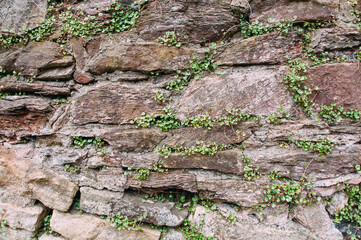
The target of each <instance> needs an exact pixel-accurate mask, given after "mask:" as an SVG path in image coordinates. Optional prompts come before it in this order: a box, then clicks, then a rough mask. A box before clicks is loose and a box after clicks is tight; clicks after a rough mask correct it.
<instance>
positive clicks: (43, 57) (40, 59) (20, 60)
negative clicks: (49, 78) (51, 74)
mask: <svg viewBox="0 0 361 240" xmlns="http://www.w3.org/2000/svg"><path fill="white" fill-rule="evenodd" d="M62 57H63V55H62V54H61V53H60V47H59V44H57V43H55V42H49V41H45V42H29V43H28V44H27V45H26V47H25V48H24V49H19V50H17V51H15V52H12V53H10V54H8V55H7V56H5V57H3V58H1V60H0V66H3V67H4V68H5V69H6V70H7V71H18V72H20V73H21V74H22V75H26V76H31V75H37V74H39V72H40V69H44V68H46V67H47V65H48V64H51V63H52V62H54V61H55V60H58V59H60V58H62Z"/></svg>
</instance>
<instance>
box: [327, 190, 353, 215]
mask: <svg viewBox="0 0 361 240" xmlns="http://www.w3.org/2000/svg"><path fill="white" fill-rule="evenodd" d="M347 202H348V198H347V196H346V193H344V192H338V193H336V194H335V195H333V196H332V199H331V201H330V203H329V204H328V207H327V211H328V212H329V213H330V214H331V215H335V214H336V213H339V212H340V211H341V209H342V208H344V207H345V206H346V204H347Z"/></svg>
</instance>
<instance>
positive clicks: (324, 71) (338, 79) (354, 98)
mask: <svg viewBox="0 0 361 240" xmlns="http://www.w3.org/2000/svg"><path fill="white" fill-rule="evenodd" d="M306 76H307V81H306V82H305V83H306V85H307V86H311V85H314V86H318V87H319V89H320V91H317V92H314V93H313V96H312V95H311V97H312V98H314V101H315V102H316V103H317V104H318V105H321V104H322V105H330V104H331V103H336V104H340V105H342V106H343V107H345V108H349V107H352V108H353V109H361V96H360V94H359V86H360V84H361V68H360V67H359V65H358V64H357V63H335V64H324V65H321V66H320V67H318V68H311V69H309V70H308V72H307V75H306Z"/></svg>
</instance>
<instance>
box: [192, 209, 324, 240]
mask: <svg viewBox="0 0 361 240" xmlns="http://www.w3.org/2000/svg"><path fill="white" fill-rule="evenodd" d="M233 216H234V220H235V221H234V222H233V223H230V222H228V221H227V219H226V217H228V216H227V215H225V216H222V215H221V214H219V213H218V212H217V211H207V210H206V209H205V208H204V207H203V206H197V208H196V211H195V213H194V215H192V216H191V217H190V221H191V222H193V223H195V224H196V226H199V225H200V224H201V223H202V222H203V221H204V224H202V227H199V228H198V231H199V232H201V233H203V235H204V236H206V237H214V239H217V240H218V239H252V240H253V239H254V240H263V239H270V240H279V239H281V240H288V239H297V240H316V239H320V238H318V237H317V236H316V235H314V234H312V233H311V232H310V231H309V230H307V229H306V228H304V227H303V226H301V225H299V224H296V223H294V222H288V223H287V224H285V225H284V226H282V227H275V226H267V225H264V224H262V223H260V222H258V221H257V220H256V219H254V218H252V217H250V216H248V217H244V216H242V214H241V213H237V212H233Z"/></svg>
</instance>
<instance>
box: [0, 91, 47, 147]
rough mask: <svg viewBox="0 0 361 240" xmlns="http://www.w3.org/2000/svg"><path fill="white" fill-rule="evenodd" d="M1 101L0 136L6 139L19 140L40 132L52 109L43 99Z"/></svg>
mask: <svg viewBox="0 0 361 240" xmlns="http://www.w3.org/2000/svg"><path fill="white" fill-rule="evenodd" d="M0 101H1V104H0V135H2V138H5V139H12V140H19V139H20V138H21V137H24V136H29V135H32V134H34V133H35V132H37V131H39V130H40V129H41V128H42V127H43V126H44V124H45V123H46V121H47V119H48V116H49V112H50V111H51V109H52V108H51V106H50V104H49V101H48V100H45V99H43V98H36V97H15V98H13V99H11V98H7V99H6V100H5V99H3V100H0Z"/></svg>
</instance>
